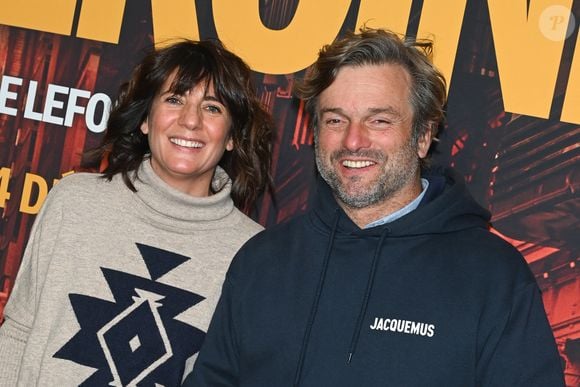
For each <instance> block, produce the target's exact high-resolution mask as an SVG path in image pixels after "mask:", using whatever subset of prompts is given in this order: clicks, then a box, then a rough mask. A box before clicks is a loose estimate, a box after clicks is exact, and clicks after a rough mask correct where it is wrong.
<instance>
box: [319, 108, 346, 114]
mask: <svg viewBox="0 0 580 387" xmlns="http://www.w3.org/2000/svg"><path fill="white" fill-rule="evenodd" d="M324 113H336V114H341V115H345V113H344V110H342V109H341V108H322V109H320V115H322V114H324Z"/></svg>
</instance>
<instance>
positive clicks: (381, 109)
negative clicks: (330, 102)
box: [320, 106, 401, 117]
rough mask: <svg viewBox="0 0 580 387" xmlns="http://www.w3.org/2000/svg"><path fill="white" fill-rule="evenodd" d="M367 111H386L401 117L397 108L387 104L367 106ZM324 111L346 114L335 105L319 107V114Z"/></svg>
mask: <svg viewBox="0 0 580 387" xmlns="http://www.w3.org/2000/svg"><path fill="white" fill-rule="evenodd" d="M367 112H368V113H369V114H381V113H386V114H389V115H392V116H395V117H401V113H400V112H399V110H397V109H395V108H394V107H392V106H387V107H377V108H368V109H367ZM324 113H336V114H340V115H346V113H345V112H344V110H343V109H342V108H339V107H336V108H332V107H328V108H321V109H320V115H322V114H324Z"/></svg>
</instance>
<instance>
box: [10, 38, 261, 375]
mask: <svg viewBox="0 0 580 387" xmlns="http://www.w3.org/2000/svg"><path fill="white" fill-rule="evenodd" d="M250 77H251V72H250V69H249V68H248V67H247V65H246V64H244V62H243V61H242V60H241V59H240V58H238V57H237V56H235V55H234V54H232V53H230V52H228V51H226V50H225V49H224V48H223V47H221V46H220V45H219V43H215V42H209V41H204V42H191V41H182V42H179V43H176V44H173V45H170V46H168V47H166V48H163V49H161V50H158V51H155V52H152V53H151V54H150V55H148V56H147V57H145V59H144V60H143V61H142V62H141V64H139V65H138V66H137V67H136V69H135V70H134V72H133V75H132V78H131V80H130V81H129V82H128V83H127V84H125V85H124V86H123V87H122V88H121V92H120V95H119V98H118V101H117V104H116V105H115V106H114V108H113V110H112V112H111V114H110V117H109V121H108V130H107V133H106V135H105V138H104V142H103V145H102V147H101V148H100V149H99V150H98V154H99V155H102V156H105V157H106V160H107V165H106V168H105V169H104V172H103V174H102V175H99V174H88V173H78V174H74V175H71V176H69V177H67V178H65V179H63V180H62V181H61V182H60V183H59V184H58V185H57V186H55V187H54V188H53V190H52V191H51V192H50V194H49V196H48V198H47V200H46V201H45V204H44V205H43V208H42V210H41V212H40V214H39V215H38V217H37V219H36V222H35V225H34V227H33V229H32V234H31V237H30V240H29V243H28V246H27V248H26V251H25V254H24V258H23V262H22V265H21V268H20V272H19V274H18V278H17V280H16V284H15V286H14V290H13V292H12V295H11V297H10V300H9V302H8V304H7V306H6V309H5V318H6V320H5V323H4V324H3V325H2V327H1V328H0V385H5V384H6V385H53V386H56V385H59V386H64V385H75V386H76V385H80V384H83V385H115V386H121V385H137V384H139V385H156V384H158V385H165V386H169V385H178V384H180V382H181V380H182V378H183V375H185V374H187V373H188V372H189V371H190V370H191V368H192V367H193V362H194V360H195V356H196V354H197V352H198V350H199V348H200V346H201V343H202V341H203V338H204V336H205V333H204V332H205V331H206V329H207V326H208V324H209V320H210V317H211V315H212V313H213V310H214V308H215V304H216V303H217V299H218V296H219V293H220V289H221V284H222V281H223V277H224V273H225V271H226V269H227V267H228V265H229V263H230V260H231V258H232V257H233V255H234V253H235V252H236V251H237V249H238V248H239V247H240V246H241V245H242V244H243V243H244V242H245V241H246V240H247V239H248V238H250V237H251V236H252V235H254V234H255V233H257V232H258V231H260V230H261V226H259V225H258V224H256V223H255V222H253V221H252V220H251V219H250V218H248V217H247V216H245V215H244V214H243V213H242V212H241V211H240V210H239V209H242V210H246V211H247V210H249V209H250V207H251V206H252V204H253V203H254V202H255V200H256V198H257V197H258V196H259V195H260V193H262V192H263V191H264V190H265V189H267V188H268V187H269V184H270V175H269V166H270V160H271V153H270V151H271V139H272V130H271V126H270V121H269V118H268V115H267V114H266V113H265V111H264V110H263V109H262V107H261V106H260V103H259V101H258V99H257V97H256V95H255V91H254V89H253V87H252V84H251V81H250ZM226 171H227V172H226ZM236 207H237V208H236ZM238 208H239V209H238ZM111 383H112V384H111Z"/></svg>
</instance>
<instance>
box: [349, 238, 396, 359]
mask: <svg viewBox="0 0 580 387" xmlns="http://www.w3.org/2000/svg"><path fill="white" fill-rule="evenodd" d="M389 232H390V229H389V228H388V227H387V228H385V229H384V230H383V232H382V233H381V239H379V244H378V245H377V248H376V249H375V253H374V256H373V262H372V263H371V270H370V272H369V279H368V280H367V288H366V290H365V295H364V297H363V300H362V304H361V308H360V312H359V314H358V319H357V322H356V325H355V328H354V332H353V333H352V339H351V341H350V347H349V351H348V358H347V360H346V364H350V361H351V359H352V356H353V355H354V351H355V350H356V346H357V344H358V338H359V336H360V330H361V328H362V323H363V319H364V317H365V314H366V312H367V306H368V304H369V298H370V296H371V292H372V290H373V283H374V281H375V273H376V271H377V265H378V263H379V256H380V252H381V248H382V246H383V242H384V240H385V238H386V236H387V234H389Z"/></svg>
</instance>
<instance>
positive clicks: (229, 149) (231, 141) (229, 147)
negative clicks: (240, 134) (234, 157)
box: [226, 136, 234, 151]
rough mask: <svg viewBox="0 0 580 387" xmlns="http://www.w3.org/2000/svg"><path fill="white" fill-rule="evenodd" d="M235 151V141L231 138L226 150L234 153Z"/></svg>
mask: <svg viewBox="0 0 580 387" xmlns="http://www.w3.org/2000/svg"><path fill="white" fill-rule="evenodd" d="M233 149H234V139H233V138H232V136H230V138H229V140H228V142H227V143H226V150H227V151H232V150H233Z"/></svg>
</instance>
